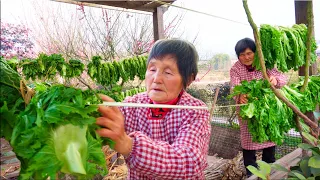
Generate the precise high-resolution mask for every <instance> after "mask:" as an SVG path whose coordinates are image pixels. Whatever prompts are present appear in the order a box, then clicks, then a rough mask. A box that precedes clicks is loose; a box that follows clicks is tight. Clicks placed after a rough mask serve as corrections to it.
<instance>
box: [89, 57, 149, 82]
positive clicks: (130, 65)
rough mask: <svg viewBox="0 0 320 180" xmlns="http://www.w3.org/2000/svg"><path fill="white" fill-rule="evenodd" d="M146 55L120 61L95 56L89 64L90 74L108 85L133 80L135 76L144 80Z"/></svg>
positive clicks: (97, 80)
mask: <svg viewBox="0 0 320 180" xmlns="http://www.w3.org/2000/svg"><path fill="white" fill-rule="evenodd" d="M146 61H147V57H146V56H138V57H133V58H128V59H124V60H121V61H119V62H117V61H113V62H102V58H101V57H100V56H93V57H92V61H91V62H90V63H89V64H88V73H89V76H90V77H91V78H92V79H93V80H94V81H96V82H97V83H99V84H101V85H103V86H107V85H112V84H116V83H118V82H119V81H120V78H121V79H122V82H128V81H129V80H131V81H133V80H134V78H135V77H138V78H139V79H140V80H144V78H145V72H146V68H147V67H146Z"/></svg>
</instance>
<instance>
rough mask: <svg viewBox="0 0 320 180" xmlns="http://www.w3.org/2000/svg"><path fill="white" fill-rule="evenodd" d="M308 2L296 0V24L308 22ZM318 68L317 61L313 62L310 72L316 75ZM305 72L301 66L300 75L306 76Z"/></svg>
mask: <svg viewBox="0 0 320 180" xmlns="http://www.w3.org/2000/svg"><path fill="white" fill-rule="evenodd" d="M307 3H308V1H305V0H304V1H297V0H295V1H294V7H295V17H296V24H306V25H307V26H308V24H307V18H308V16H307V14H308V11H307ZM317 71H318V68H317V61H316V62H315V63H313V64H312V65H311V66H310V68H309V74H310V75H315V74H317ZM305 74H306V73H305V67H304V66H302V67H300V68H299V76H304V75H305Z"/></svg>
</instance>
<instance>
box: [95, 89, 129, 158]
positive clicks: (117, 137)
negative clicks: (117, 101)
mask: <svg viewBox="0 0 320 180" xmlns="http://www.w3.org/2000/svg"><path fill="white" fill-rule="evenodd" d="M100 97H101V99H102V100H103V101H107V102H114V100H113V99H112V98H110V97H108V96H106V95H100ZM98 111H99V112H100V113H101V114H102V117H99V118H97V122H96V123H97V124H98V125H100V126H101V127H102V128H101V129H99V130H97V133H98V134H99V135H100V136H101V137H107V138H110V139H111V140H113V141H114V142H115V146H114V150H115V151H117V152H118V153H120V154H122V155H124V156H127V155H129V154H130V152H131V150H132V143H133V140H132V138H130V137H129V136H128V135H127V134H126V132H125V128H124V119H125V118H124V116H123V114H122V113H121V111H120V110H119V108H118V107H107V106H99V109H98Z"/></svg>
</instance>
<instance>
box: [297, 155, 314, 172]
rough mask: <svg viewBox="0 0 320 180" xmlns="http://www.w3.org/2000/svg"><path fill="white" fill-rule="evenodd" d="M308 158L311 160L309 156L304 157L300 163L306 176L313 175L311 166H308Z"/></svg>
mask: <svg viewBox="0 0 320 180" xmlns="http://www.w3.org/2000/svg"><path fill="white" fill-rule="evenodd" d="M308 160H309V157H308V158H304V159H302V160H301V161H300V163H299V167H300V169H301V171H302V174H303V175H304V176H305V177H309V176H310V175H311V172H310V168H309V166H308Z"/></svg>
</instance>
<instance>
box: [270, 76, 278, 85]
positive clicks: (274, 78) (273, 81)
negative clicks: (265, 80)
mask: <svg viewBox="0 0 320 180" xmlns="http://www.w3.org/2000/svg"><path fill="white" fill-rule="evenodd" d="M269 82H270V83H271V84H272V85H273V86H276V85H277V84H278V80H277V78H276V77H274V76H270V77H269Z"/></svg>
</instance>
